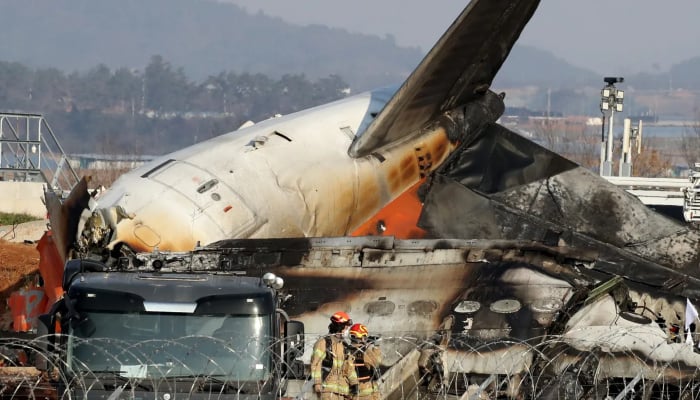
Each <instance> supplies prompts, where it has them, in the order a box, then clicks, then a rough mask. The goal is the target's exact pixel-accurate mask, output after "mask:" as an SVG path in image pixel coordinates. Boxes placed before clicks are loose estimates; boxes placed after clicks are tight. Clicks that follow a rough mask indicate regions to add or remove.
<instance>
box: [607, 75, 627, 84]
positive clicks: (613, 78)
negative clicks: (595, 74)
mask: <svg viewBox="0 0 700 400" xmlns="http://www.w3.org/2000/svg"><path fill="white" fill-rule="evenodd" d="M624 81H625V78H623V77H621V76H606V77H605V78H603V82H605V83H607V84H608V85H614V84H616V83H622V82H624Z"/></svg>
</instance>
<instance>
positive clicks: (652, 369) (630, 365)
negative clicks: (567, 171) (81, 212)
mask: <svg viewBox="0 0 700 400" xmlns="http://www.w3.org/2000/svg"><path fill="white" fill-rule="evenodd" d="M137 259H138V261H137V262H136V266H137V267H138V266H139V265H141V266H144V267H150V266H151V265H152V263H153V262H154V261H155V260H158V262H160V263H162V264H161V265H162V268H163V271H167V269H168V268H195V269H197V268H202V267H203V266H207V265H208V266H210V267H211V268H212V269H216V268H226V269H227V270H236V271H241V273H247V274H259V273H260V272H261V271H271V272H274V273H275V274H277V275H279V276H282V277H284V279H285V289H284V291H285V293H286V296H287V300H286V302H285V303H284V308H285V310H286V311H287V312H288V313H289V316H290V317H292V318H294V319H297V320H300V321H302V322H304V325H305V326H306V334H307V342H308V343H313V342H314V337H315V336H317V335H322V334H324V333H325V332H326V326H327V324H328V316H329V315H331V314H332V313H333V312H335V311H337V310H346V311H347V312H348V313H350V315H351V316H352V318H353V319H354V320H355V321H362V323H364V324H366V325H367V326H368V327H369V329H370V331H371V332H372V334H375V335H379V336H380V341H379V342H378V343H379V344H380V345H381V347H382V352H383V354H384V364H383V366H382V368H383V370H385V371H386V370H390V369H391V368H392V367H395V366H397V365H400V363H402V362H405V360H406V359H407V357H408V356H409V354H410V353H411V352H412V351H416V349H417V348H418V347H419V346H420V345H421V343H424V342H425V341H426V340H429V339H430V338H431V337H434V335H435V334H436V333H437V334H439V336H440V337H441V338H442V339H441V340H442V342H443V343H444V345H443V346H442V348H441V351H443V352H444V354H443V356H442V360H443V363H444V366H445V370H446V371H448V372H447V377H446V379H448V381H446V382H448V383H449V385H448V386H449V389H448V390H449V391H451V392H452V393H454V394H463V393H465V391H468V390H469V386H470V385H475V384H476V385H477V386H478V385H481V384H483V383H484V382H486V381H487V379H488V378H489V377H493V376H495V377H496V378H492V379H494V380H495V382H492V383H489V384H488V385H485V387H484V390H486V391H487V392H489V393H490V395H491V396H495V395H496V394H497V393H500V394H501V395H504V394H505V395H507V396H512V397H517V396H525V397H523V398H531V397H537V398H539V397H540V396H544V397H547V396H551V395H553V393H558V391H560V390H564V389H562V388H563V387H568V388H569V389H571V388H573V389H571V390H574V392H576V391H579V392H580V394H581V396H583V395H584V394H585V393H588V394H589V395H590V394H592V393H597V394H600V393H603V392H605V393H607V394H612V393H621V392H622V391H624V390H625V388H626V386H627V383H629V382H630V381H631V380H633V379H636V380H637V382H636V383H635V384H634V385H632V387H636V390H639V387H644V385H647V386H648V388H647V389H648V390H652V389H653V388H656V386H655V385H657V386H659V387H661V386H664V387H666V388H673V387H675V388H677V387H679V385H680V386H682V385H685V384H688V382H694V381H695V379H696V373H697V372H696V371H697V368H700V353H699V352H698V350H697V349H696V348H695V347H694V346H692V345H689V344H686V343H685V340H686V336H685V334H684V332H683V329H682V328H681V329H680V330H678V327H683V326H684V322H685V321H684V315H685V308H686V302H687V299H688V298H689V297H694V296H697V294H698V293H699V292H698V290H700V281H698V280H697V279H694V278H689V277H687V276H684V275H682V274H680V273H678V272H675V271H669V270H668V269H666V268H664V267H661V266H658V265H652V264H648V263H647V264H644V263H640V265H639V266H640V268H639V270H638V271H639V273H638V274H637V276H636V277H635V279H626V278H623V277H621V276H619V275H616V271H617V269H618V268H628V267H630V266H631V265H630V264H627V263H628V261H622V260H621V259H620V254H619V252H618V251H615V250H610V251H606V252H604V251H594V250H585V251H582V250H580V249H579V250H577V249H573V248H569V247H565V246H545V245H543V244H541V243H535V242H527V241H507V240H394V239H393V238H389V237H383V238H380V237H362V238H318V239H273V240H236V241H222V242H218V243H215V244H213V245H212V246H208V247H206V248H202V249H198V250H196V251H194V252H193V253H162V252H161V253H144V254H139V255H138V256H137ZM659 274H663V275H664V276H666V277H667V279H668V280H674V279H675V280H683V283H682V284H680V285H677V286H674V287H671V288H664V287H663V285H659V284H658V282H657V281H656V276H657V275H659ZM692 337H693V335H691V338H692ZM695 341H696V342H697V338H695ZM309 346H310V345H309ZM310 351H311V349H310V347H307V350H306V353H305V357H304V358H305V360H306V362H308V361H309V357H310ZM402 368H403V367H402ZM622 382H627V383H625V384H622ZM387 384H388V383H387ZM635 385H636V386H635ZM639 385H641V386H639ZM567 390H568V389H567ZM653 390H660V389H658V388H656V389H653ZM664 390H666V389H664ZM674 390H676V389H674ZM509 393H510V394H509ZM568 398H582V397H568ZM593 398H595V397H593ZM601 398H602V397H601Z"/></svg>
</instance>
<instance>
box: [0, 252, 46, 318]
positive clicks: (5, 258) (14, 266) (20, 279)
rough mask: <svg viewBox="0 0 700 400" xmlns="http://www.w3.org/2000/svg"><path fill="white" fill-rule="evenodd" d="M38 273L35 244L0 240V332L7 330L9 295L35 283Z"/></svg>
mask: <svg viewBox="0 0 700 400" xmlns="http://www.w3.org/2000/svg"><path fill="white" fill-rule="evenodd" d="M38 272H39V252H38V251H37V249H36V244H34V243H31V244H24V243H11V242H8V241H5V240H0V330H6V329H8V328H9V326H10V324H11V321H12V316H11V314H10V312H9V309H8V307H7V299H8V298H9V297H10V294H11V293H12V292H14V291H15V290H18V289H19V288H21V287H24V286H29V285H32V284H33V283H35V281H36V278H37V277H38Z"/></svg>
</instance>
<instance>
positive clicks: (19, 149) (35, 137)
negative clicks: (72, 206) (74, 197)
mask: <svg viewBox="0 0 700 400" xmlns="http://www.w3.org/2000/svg"><path fill="white" fill-rule="evenodd" d="M68 161H69V160H68V157H67V156H66V153H65V152H64V151H63V148H62V147H61V144H60V143H59V142H58V140H57V139H56V135H54V133H53V131H52V130H51V127H50V126H49V124H48V122H46V119H45V118H44V117H43V116H42V115H40V114H21V113H0V180H13V181H23V182H41V181H43V182H45V183H46V184H47V186H48V188H49V189H51V190H55V191H66V190H70V189H71V188H72V187H73V186H74V185H75V184H76V183H78V181H79V178H78V174H76V172H75V170H73V167H72V166H71V165H70V163H69V162H68Z"/></svg>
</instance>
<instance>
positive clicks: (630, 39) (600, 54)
mask: <svg viewBox="0 0 700 400" xmlns="http://www.w3.org/2000/svg"><path fill="white" fill-rule="evenodd" d="M221 1H230V2H233V3H236V4H239V5H241V6H243V7H245V8H246V9H248V11H250V12H257V11H259V10H262V11H263V12H264V13H266V14H268V15H272V16H277V17H280V18H282V19H284V20H286V21H289V22H292V23H296V24H302V25H306V24H312V23H321V24H325V25H328V26H331V27H338V28H344V29H347V30H349V31H351V32H360V33H369V34H376V35H380V36H384V35H385V34H392V35H394V37H396V40H397V42H398V43H399V44H400V45H409V46H419V47H421V48H422V49H423V50H426V51H427V49H429V48H430V47H431V46H432V45H433V43H435V41H436V40H437V39H438V38H439V36H440V35H441V34H442V33H443V32H444V30H445V29H446V28H447V27H448V26H449V24H450V23H452V21H453V20H454V19H455V18H456V17H457V15H458V14H459V12H460V11H461V10H462V9H463V8H464V6H465V5H466V4H467V1H466V0H430V1H418V0H412V1H406V0H352V1H337V0H221ZM698 19H700V0H666V1H659V0H605V1H604V0H578V1H573V0H542V2H541V3H540V6H539V8H538V10H537V12H536V13H535V16H534V17H533V19H532V20H531V21H530V23H529V25H528V26H527V27H526V28H525V31H524V33H523V35H522V36H521V38H520V41H519V43H521V44H527V45H532V46H536V47H539V48H541V49H544V50H549V51H551V52H553V53H555V54H556V55H558V56H559V57H561V58H563V59H565V60H566V61H569V62H570V63H572V64H574V65H577V66H581V67H585V68H589V69H592V70H594V71H596V72H599V73H601V74H604V75H623V74H625V73H629V72H638V71H649V72H653V71H655V69H656V68H660V69H661V70H666V69H667V68H668V67H669V66H670V65H672V64H674V63H677V62H679V61H682V60H685V59H688V58H691V57H695V56H700V23H699V22H698ZM611 37H614V38H615V39H614V40H613V39H611Z"/></svg>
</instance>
